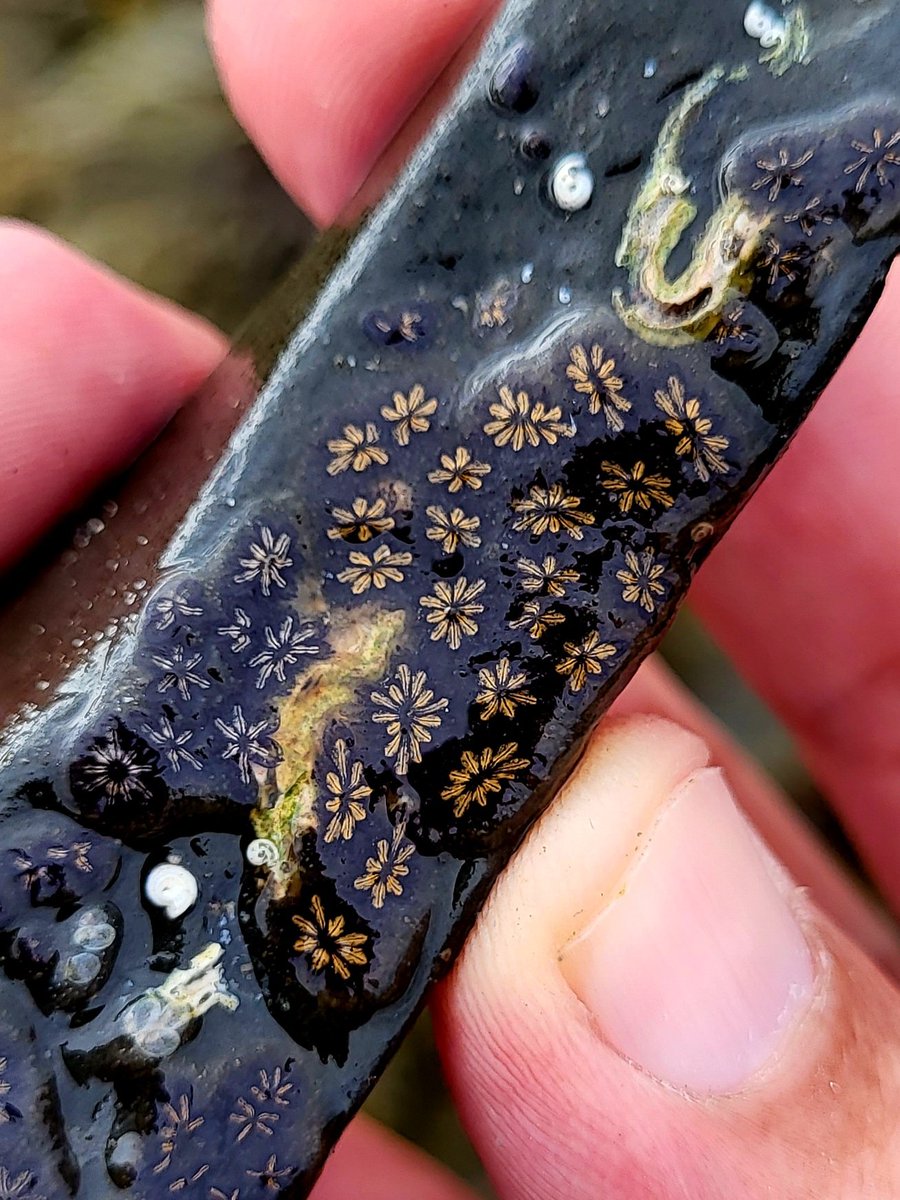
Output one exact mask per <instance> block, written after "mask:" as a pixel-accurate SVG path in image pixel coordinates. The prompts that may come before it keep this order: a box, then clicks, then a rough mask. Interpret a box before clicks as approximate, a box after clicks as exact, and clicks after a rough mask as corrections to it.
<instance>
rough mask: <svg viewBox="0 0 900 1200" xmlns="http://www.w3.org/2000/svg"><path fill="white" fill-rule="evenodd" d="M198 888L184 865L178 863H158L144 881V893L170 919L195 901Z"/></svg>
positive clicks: (179, 914) (177, 915)
mask: <svg viewBox="0 0 900 1200" xmlns="http://www.w3.org/2000/svg"><path fill="white" fill-rule="evenodd" d="M199 894H200V888H199V885H198V884H197V880H196V879H195V878H194V876H193V875H192V874H191V873H190V871H189V870H188V869H187V868H186V867H182V866H179V865H178V863H172V862H164V863H158V864H157V865H156V866H155V867H153V868H152V870H151V871H150V873H149V874H148V875H147V878H146V880H145V882H144V895H145V896H146V897H147V899H148V900H149V901H150V903H151V904H153V905H155V906H156V907H157V908H161V909H162V910H163V911H164V912H165V914H166V916H167V917H168V918H169V920H170V921H177V920H178V918H179V917H183V916H184V914H185V913H186V912H188V910H189V909H191V908H193V906H194V905H195V904H196V903H197V897H198V895H199Z"/></svg>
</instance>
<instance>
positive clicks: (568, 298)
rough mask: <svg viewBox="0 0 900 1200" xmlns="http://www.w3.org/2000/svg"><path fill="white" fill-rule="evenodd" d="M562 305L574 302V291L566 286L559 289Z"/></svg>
mask: <svg viewBox="0 0 900 1200" xmlns="http://www.w3.org/2000/svg"><path fill="white" fill-rule="evenodd" d="M558 294H559V302H560V304H570V303H571V302H572V289H571V288H570V287H567V286H566V285H565V284H563V285H562V287H561V288H560V289H559V293H558Z"/></svg>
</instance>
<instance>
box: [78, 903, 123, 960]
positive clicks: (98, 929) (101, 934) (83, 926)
mask: <svg viewBox="0 0 900 1200" xmlns="http://www.w3.org/2000/svg"><path fill="white" fill-rule="evenodd" d="M96 917H97V914H96V912H90V911H88V912H86V913H85V914H84V917H83V918H82V920H81V923H80V924H79V926H78V928H77V929H76V930H75V932H74V934H73V935H72V941H73V942H74V943H75V945H76V946H80V947H81V949H82V950H94V951H100V950H106V949H108V948H109V947H110V946H111V945H112V944H113V942H114V941H115V940H116V931H115V929H114V928H113V927H112V925H110V924H109V923H108V922H107V921H98V920H97V919H96Z"/></svg>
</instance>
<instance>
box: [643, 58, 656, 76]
mask: <svg viewBox="0 0 900 1200" xmlns="http://www.w3.org/2000/svg"><path fill="white" fill-rule="evenodd" d="M655 74H656V59H655V58H648V59H647V61H646V62H645V63H644V78H645V79H652V78H653V76H654V75H655Z"/></svg>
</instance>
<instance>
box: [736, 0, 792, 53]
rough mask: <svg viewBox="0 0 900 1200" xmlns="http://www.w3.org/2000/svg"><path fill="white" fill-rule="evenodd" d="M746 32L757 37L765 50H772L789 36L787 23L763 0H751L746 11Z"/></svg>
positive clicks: (749, 35)
mask: <svg viewBox="0 0 900 1200" xmlns="http://www.w3.org/2000/svg"><path fill="white" fill-rule="evenodd" d="M744 32H745V33H746V34H747V35H748V37H752V38H755V39H756V41H758V42H759V44H760V46H762V48H763V50H772V49H774V47H775V46H778V45H780V44H781V43H782V42H783V41H784V39H785V37H786V36H787V24H786V22H785V20H784V18H783V17H782V16H780V14H779V13H777V12H775V11H774V10H773V9H771V8H769V6H768V4H763V3H762V0H751V3H750V4H748V5H747V11H746V12H745V13H744Z"/></svg>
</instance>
